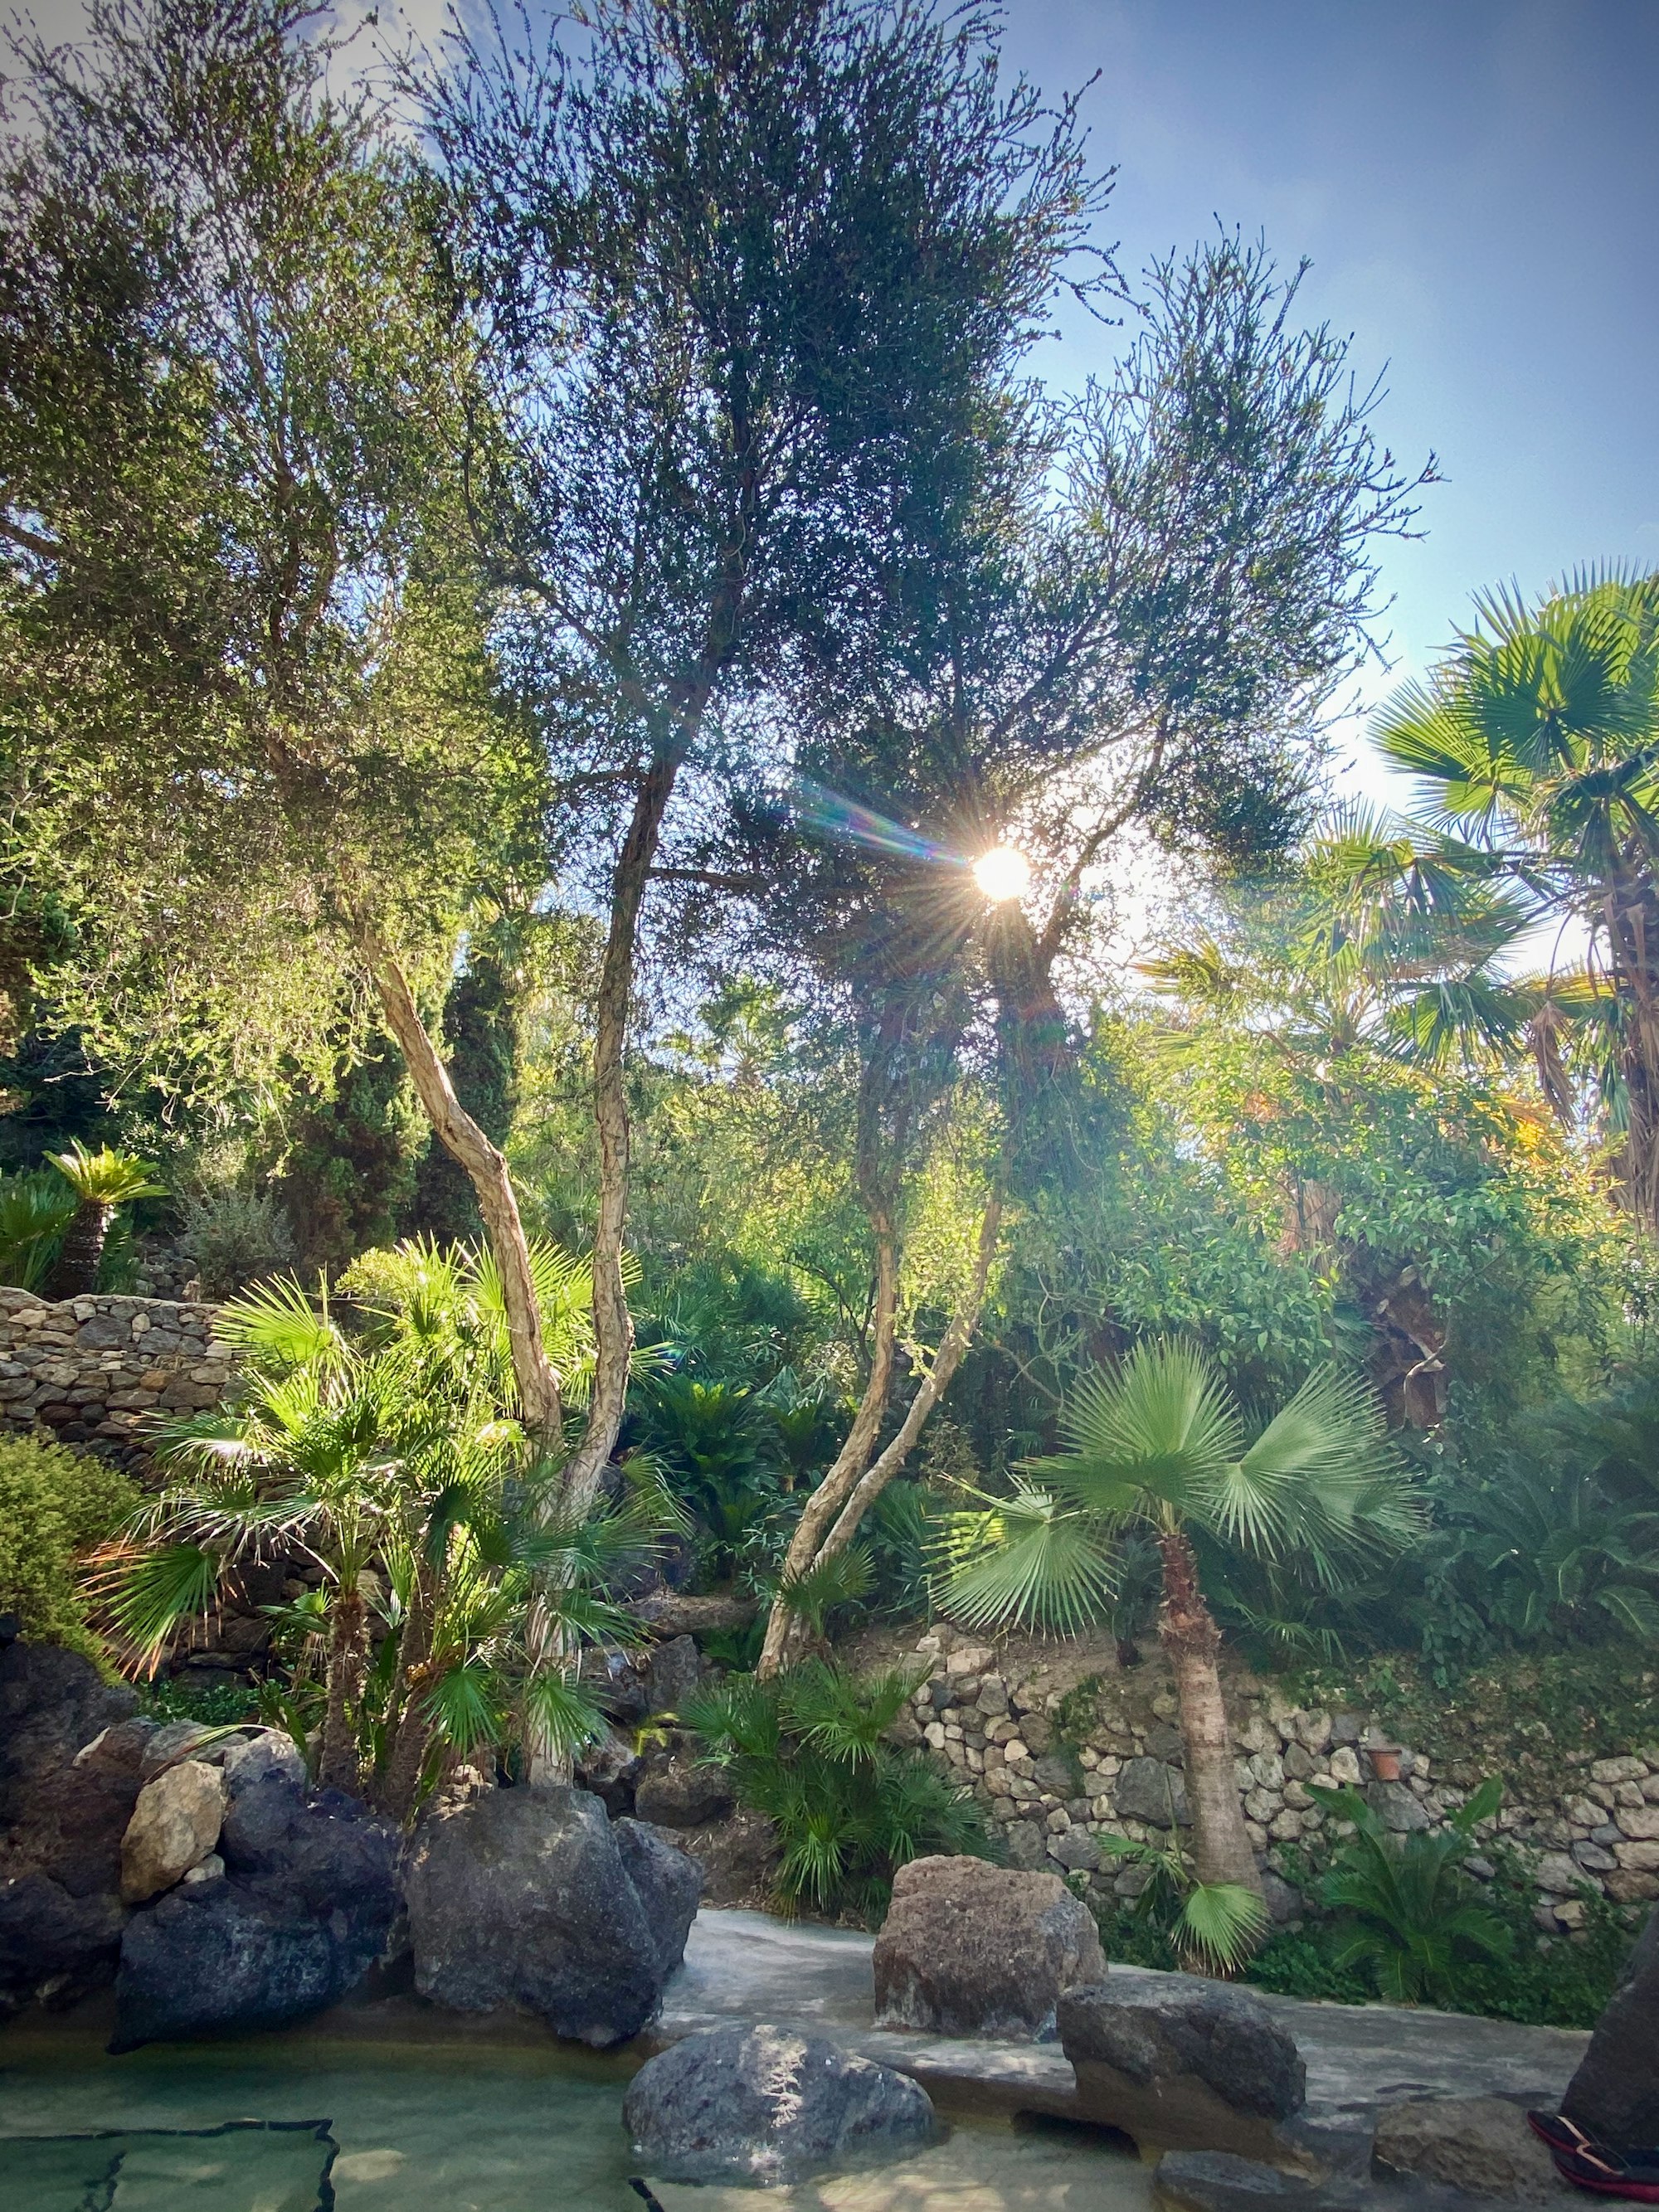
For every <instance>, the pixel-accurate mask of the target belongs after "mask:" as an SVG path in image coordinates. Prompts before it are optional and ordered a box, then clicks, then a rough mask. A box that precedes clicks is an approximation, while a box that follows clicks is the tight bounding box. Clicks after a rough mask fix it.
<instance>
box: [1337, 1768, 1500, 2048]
mask: <svg viewBox="0 0 1659 2212" xmlns="http://www.w3.org/2000/svg"><path fill="white" fill-rule="evenodd" d="M1313 1795H1314V1796H1315V1797H1316V1798H1317V1799H1318V1801H1319V1802H1320V1803H1321V1804H1322V1806H1323V1807H1324V1808H1325V1810H1326V1811H1327V1812H1328V1813H1329V1814H1331V1815H1332V1816H1333V1817H1334V1819H1336V1820H1346V1821H1347V1822H1348V1823H1349V1824H1350V1826H1352V1830H1353V1833H1352V1835H1351V1836H1350V1837H1348V1838H1346V1841H1344V1842H1342V1843H1340V1844H1339V1845H1338V1846H1337V1849H1336V1850H1335V1852H1334V1855H1333V1857H1332V1859H1331V1864H1330V1870H1329V1872H1328V1874H1327V1875H1326V1876H1325V1879H1324V1881H1323V1882H1322V1885H1321V1896H1322V1900H1323V1902H1324V1903H1325V1904H1327V1905H1331V1906H1333V1907H1334V1908H1335V1909H1336V1910H1337V1911H1340V1913H1342V1914H1343V1915H1344V1917H1345V1921H1346V1927H1345V1929H1344V1932H1343V1934H1342V1936H1341V1940H1340V1943H1339V1945H1338V1948H1337V1951H1336V1954H1335V1960H1336V1964H1337V1965H1338V1966H1364V1968H1365V1970H1366V1971H1367V1972H1370V1974H1371V1975H1372V1976H1373V1977H1374V1978H1375V1981H1376V1990H1377V1994H1378V1995H1379V1996H1383V1997H1386V1998H1387V1999H1389V2001H1390V2002H1392V2003H1395V2004H1421V2003H1425V2002H1427V2003H1430V2004H1441V2005H1448V2004H1455V2003H1456V2002H1458V2000H1459V1998H1460V1997H1461V1996H1462V1994H1463V1990H1464V1985H1465V1983H1466V1979H1467V1977H1468V1972H1469V1970H1470V1968H1471V1967H1472V1966H1476V1965H1479V1964H1482V1963H1486V1964H1490V1963H1492V1961H1495V1960H1504V1958H1506V1957H1507V1955H1508V1954H1509V1952H1510V1948H1511V1939H1510V1931H1509V1929H1507V1928H1506V1927H1505V1926H1504V1923H1503V1922H1502V1921H1501V1920H1500V1919H1499V1918H1498V1916H1497V1914H1496V1913H1495V1912H1493V1911H1492V1908H1491V1906H1490V1905H1487V1904H1486V1901H1485V1899H1483V1898H1482V1897H1481V1896H1480V1892H1479V1890H1478V1889H1477V1887H1476V1886H1475V1884H1474V1881H1473V1880H1472V1879H1471V1877H1470V1876H1469V1875H1468V1873H1467V1872H1466V1871H1465V1870H1464V1867H1463V1861H1464V1860H1465V1859H1466V1858H1467V1857H1468V1855H1469V1852H1470V1850H1472V1849H1473V1848H1474V1831H1475V1829H1476V1828H1477V1827H1478V1826H1480V1824H1481V1822H1482V1821H1485V1820H1492V1818H1493V1817H1494V1816H1495V1814H1497V1811H1498V1806H1499V1805H1500V1803H1501V1802H1503V1796H1504V1792H1503V1788H1502V1785H1501V1784H1499V1783H1498V1782H1496V1781H1490V1782H1486V1783H1483V1784H1481V1786H1480V1789H1479V1790H1476V1791H1475V1793H1474V1796H1472V1797H1470V1798H1469V1799H1468V1801H1467V1802H1466V1803H1465V1804H1463V1805H1462V1807H1461V1808H1459V1810H1458V1811H1457V1812H1455V1813H1454V1814H1450V1815H1449V1818H1448V1820H1447V1823H1446V1826H1444V1827H1443V1828H1437V1829H1431V1830H1425V1831H1423V1832H1419V1833H1418V1834H1416V1835H1410V1836H1396V1835H1391V1834H1390V1833H1389V1831H1388V1830H1387V1829H1386V1828H1385V1827H1384V1826H1383V1823H1382V1820H1380V1819H1379V1818H1378V1816H1377V1814H1376V1812H1375V1810H1374V1809H1373V1808H1372V1807H1371V1806H1370V1805H1369V1804H1367V1802H1365V1800H1364V1798H1363V1797H1362V1796H1360V1794H1359V1792H1358V1790H1322V1789H1319V1788H1317V1787H1316V1788H1315V1789H1314V1791H1313Z"/></svg>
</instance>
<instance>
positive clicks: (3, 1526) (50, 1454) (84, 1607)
mask: <svg viewBox="0 0 1659 2212" xmlns="http://www.w3.org/2000/svg"><path fill="white" fill-rule="evenodd" d="M140 1496H141V1493H140V1492H139V1490H138V1488H137V1485H136V1484H134V1483H132V1482H131V1481H130V1480H128V1479H127V1477H126V1476H125V1475H124V1474H117V1473H116V1471H115V1469H114V1468H112V1467H111V1466H110V1465H109V1464H108V1462H106V1461H104V1460H101V1459H99V1458H97V1457H95V1456H94V1455H93V1454H91V1453H89V1452H76V1451H70V1449H68V1448H67V1446H65V1445H63V1444H49V1443H39V1442H37V1440H36V1439H35V1438H34V1437H0V1613H16V1614H17V1615H18V1616H19V1617H20V1619H21V1621H22V1624H23V1633H24V1635H25V1636H27V1637H28V1638H32V1639H33V1640H34V1641H36V1642H39V1643H43V1644H68V1645H70V1648H71V1649H72V1650H76V1651H84V1652H85V1653H86V1654H87V1655H88V1657H91V1658H95V1659H98V1660H99V1661H100V1662H102V1661H103V1660H104V1658H105V1656H106V1655H105V1653H104V1650H103V1646H102V1645H101V1644H100V1642H99V1641H98V1639H97V1638H95V1637H94V1635H93V1634H92V1632H90V1630H89V1629H88V1626H87V1617H88V1603H89V1600H88V1592H87V1590H86V1589H85V1588H84V1587H83V1584H82V1577H81V1569H82V1565H83V1563H84V1561H85V1559H86V1558H87V1555H88V1553H90V1552H92V1551H94V1549H95V1548H96V1547H98V1546H99V1545H100V1544H103V1543H106V1542H107V1541H108V1540H109V1539H110V1538H112V1536H114V1535H115V1534H116V1533H117V1531H118V1529H119V1528H121V1526H122V1524H123V1523H124V1522H125V1521H126V1520H127V1518H128V1517H129V1516H130V1515H131V1513H132V1512H133V1511H134V1510H135V1509H136V1508H137V1505H138V1504H139V1500H140Z"/></svg>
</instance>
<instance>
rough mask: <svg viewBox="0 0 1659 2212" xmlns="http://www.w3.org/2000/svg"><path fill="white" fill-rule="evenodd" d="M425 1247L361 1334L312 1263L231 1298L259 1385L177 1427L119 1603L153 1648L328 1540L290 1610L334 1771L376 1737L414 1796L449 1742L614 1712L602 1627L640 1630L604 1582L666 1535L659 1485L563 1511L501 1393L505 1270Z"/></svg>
mask: <svg viewBox="0 0 1659 2212" xmlns="http://www.w3.org/2000/svg"><path fill="white" fill-rule="evenodd" d="M393 1256H394V1257H395V1256H396V1255H393ZM404 1261H406V1263H407V1264H406V1265H405V1266H404V1267H403V1270H402V1272H401V1273H399V1272H398V1270H397V1269H388V1270H387V1271H386V1273H387V1275H388V1276H389V1277H391V1278H392V1279H395V1282H396V1285H397V1286H398V1296H397V1297H392V1296H390V1295H388V1297H387V1298H386V1302H385V1303H384V1304H382V1305H381V1307H380V1309H379V1310H378V1315H377V1317H376V1321H375V1325H374V1327H373V1328H371V1329H370V1330H369V1331H368V1332H367V1334H365V1335H364V1336H362V1337H361V1338H359V1339H357V1340H354V1339H353V1338H351V1337H350V1336H349V1335H348V1334H346V1333H345V1332H344V1331H343V1329H342V1328H340V1327H339V1326H338V1324H337V1321H336V1320H335V1318H334V1316H333V1314H332V1313H331V1310H330V1309H329V1306H328V1304H327V1301H326V1299H320V1300H319V1301H318V1302H315V1303H313V1301H312V1300H311V1299H310V1298H309V1297H307V1295H306V1293H305V1292H304V1291H302V1290H301V1288H300V1286H299V1285H297V1284H295V1283H292V1282H288V1283H282V1282H279V1283H276V1284H271V1285H265V1286H264V1287H262V1288H261V1289H259V1290H258V1291H252V1292H250V1293H248V1294H247V1295H246V1297H242V1298H240V1299H238V1300H234V1301H233V1302H231V1304H228V1305H227V1306H226V1307H225V1308H223V1309H222V1311H221V1316H220V1322H219V1326H220V1329H221V1332H222V1334H225V1335H227V1336H228V1337H229V1339H230V1340H232V1341H233V1342H234V1343H235V1344H236V1345H237V1346H238V1347H239V1349H240V1351H241V1352H242V1353H243V1357H244V1363H245V1383H244V1389H243V1394H242V1398H241V1402H240V1403H239V1404H238V1405H236V1406H235V1407H232V1408H230V1409H228V1410H226V1411H221V1412H215V1413H207V1414H201V1415H196V1416H192V1417H191V1418H189V1419H181V1420H178V1421H174V1422H172V1423H169V1424H167V1425H163V1426H162V1427H161V1429H160V1430H159V1431H158V1437H157V1442H158V1453H159V1456H161V1459H162V1461H163V1463H164V1464H166V1465H167V1466H168V1467H169V1468H171V1469H173V1470H174V1471H175V1479H174V1480H173V1481H171V1482H170V1483H169V1484H168V1486H167V1488H166V1489H165V1490H164V1491H163V1492H161V1495H160V1496H159V1497H158V1498H155V1499H154V1500H152V1501H150V1503H149V1504H148V1505H147V1506H146V1508H145V1509H144V1511H143V1514H142V1516H140V1520H139V1522H138V1523H137V1526H136V1527H135V1529H134V1531H133V1536H134V1539H135V1540H136V1542H135V1544H134V1545H133V1546H131V1547H129V1549H128V1552H127V1554H126V1556H125V1558H124V1559H121V1560H120V1561H119V1562H118V1564H117V1566H116V1569H115V1572H114V1577H113V1583H114V1588H113V1597H112V1607H111V1611H112V1617H113V1620H114V1622H115V1625H116V1626H118V1628H119V1629H120V1630H121V1631H122V1632H124V1633H125V1636H126V1637H127V1638H128V1639H129V1642H130V1644H131V1648H132V1650H133V1652H134V1654H135V1656H137V1658H138V1659H139V1660H140V1661H141V1662H142V1661H148V1662H150V1663H151V1664H154V1663H155V1661H156V1659H157V1658H158V1657H159V1656H160V1654H161V1651H162V1650H164V1649H165V1648H166V1647H167V1644H169V1643H170V1641H171V1640H172V1638H173V1637H174V1636H175V1634H176V1633H177V1632H178V1631H179V1629H180V1628H181V1627H182V1626H184V1624H185V1622H187V1621H188V1620H191V1619H192V1618H194V1617H196V1616H198V1615H199V1614H201V1613H204V1611H206V1610H207V1609H209V1608H210V1607H211V1605H212V1604H213V1603H214V1602H215V1601H216V1599H217V1597H218V1595H219V1594H220V1592H221V1591H222V1589H224V1588H225V1587H226V1586H227V1585H228V1583H231V1582H232V1581H234V1578H235V1577H237V1576H238V1575H239V1574H240V1572H241V1571H242V1570H244V1569H245V1568H246V1566H248V1565H251V1564H253V1563H255V1562H258V1561H260V1560H263V1559H272V1558H283V1557H291V1556H292V1555H293V1554H295V1553H306V1554H307V1555H309V1557H310V1558H312V1559H313V1560H315V1561H316V1562H317V1564H318V1565H319V1566H320V1567H321V1568H322V1571H323V1575H324V1583H323V1588H322V1590H321V1592H320V1593H319V1594H318V1595H317V1596H316V1598H315V1600H314V1601H313V1602H312V1603H310V1604H309V1605H308V1606H307V1607H306V1608H305V1609H304V1613H303V1617H301V1613H295V1614H294V1615H293V1616H292V1618H291V1619H289V1621H288V1624H287V1625H288V1626H289V1629H290V1630H292V1631H295V1632H299V1633H300V1634H301V1636H302V1638H303V1637H307V1636H308V1637H309V1638H310V1639H311V1641H312V1642H313V1643H314V1644H317V1645H318V1646H319V1647H320V1649H319V1661H320V1663H319V1673H320V1677H321V1683H322V1689H323V1696H322V1711H321V1717H320V1733H319V1745H318V1771H319V1778H320V1779H321V1780H322V1781H323V1782H324V1783H325V1784H330V1785H332V1786H335V1787H340V1788H345V1789H356V1788H358V1787H360V1786H361V1785H362V1782H363V1780H364V1761H365V1759H367V1760H368V1780H369V1784H370V1786H371V1788H372V1790H373V1791H374V1795H375V1796H376V1797H377V1799H378V1800H379V1801H380V1802H381V1803H382V1804H383V1805H385V1806H386V1808H387V1809H389V1810H392V1811H393V1812H395V1813H396V1814H398V1816H399V1817H407V1816H408V1814H410V1812H411V1811H412V1810H413V1808H414V1806H415V1804H416V1802H417V1801H418V1798H419V1796H420V1795H421V1792H422V1790H423V1789H424V1788H425V1787H426V1786H428V1784H429V1783H430V1782H431V1780H432V1779H433V1778H434V1777H435V1771H436V1768H435V1761H436V1762H437V1763H438V1764H441V1759H442V1756H443V1755H444V1754H445V1753H447V1750H449V1749H466V1748H472V1747H477V1745H479V1744H481V1743H483V1742H486V1741H488V1742H491V1743H499V1742H501V1741H503V1739H505V1738H506V1737H507V1736H508V1735H512V1734H513V1733H514V1732H516V1733H518V1734H519V1735H520V1736H521V1737H523V1738H524V1739H525V1740H526V1741H534V1742H536V1743H538V1744H541V1745H549V1744H550V1745H551V1746H553V1747H554V1748H555V1750H556V1752H558V1753H561V1754H563V1755H568V1753H570V1752H571V1751H572V1750H574V1747H576V1746H577V1745H578V1744H580V1742H581V1741H584V1740H585V1739H586V1737H587V1736H589V1735H592V1733H594V1732H595V1730H596V1729H597V1728H598V1726H599V1720H600V1715H599V1710H598V1707H597V1705H596V1703H595V1701H594V1699H592V1697H591V1695H590V1694H589V1693H588V1692H586V1690H585V1689H584V1688H583V1687H582V1685H581V1683H580V1652H581V1649H582V1646H583V1644H584V1643H586V1642H587V1641H592V1640H603V1641H626V1640H628V1638H629V1637H630V1636H632V1635H634V1634H636V1633H637V1631H636V1629H635V1626H634V1625H633V1624H632V1623H631V1622H630V1621H629V1619H628V1617H627V1616H626V1615H624V1614H623V1613H621V1612H620V1611H619V1609H618V1608H617V1607H614V1606H611V1605H609V1604H607V1603H606V1602H605V1599H604V1598H603V1596H602V1595H601V1594H600V1591H599V1582H600V1580H601V1578H602V1576H603V1573H604V1571H605V1567H606V1565H608V1564H609V1563H610V1562H611V1561H613V1560H614V1559H615V1557H616V1555H617V1553H618V1552H619V1551H620V1550H623V1549H625V1548H635V1549H637V1548H638V1547H640V1546H641V1544H644V1543H647V1542H648V1541H649V1538H650V1529H651V1526H652V1521H653V1514H654V1512H655V1510H656V1505H657V1500H656V1498H655V1496H654V1493H648V1492H641V1493H640V1494H639V1495H638V1496H636V1497H635V1498H634V1499H632V1500H630V1501H629V1504H627V1505H626V1506H625V1507H624V1509H623V1510H622V1511H621V1512H619V1513H615V1514H610V1515H607V1516H600V1517H599V1518H597V1519H592V1518H590V1519H587V1520H585V1521H584V1522H581V1523H580V1524H571V1523H568V1522H567V1520H566V1519H564V1518H562V1517H561V1516H560V1515H559V1513H558V1511H557V1510H556V1507H555V1506H553V1505H552V1504H551V1503H550V1493H551V1492H555V1491H556V1480H557V1477H556V1470H555V1469H552V1468H545V1467H544V1466H542V1465H541V1464H539V1463H538V1462H537V1461H536V1460H535V1459H534V1457H533V1455H532V1453H531V1450H530V1448H529V1445H528V1443H527V1442H526V1437H525V1434H524V1431H523V1430H522V1428H521V1427H520V1424H519V1422H518V1421H517V1419H515V1418H513V1413H514V1411H515V1405H514V1404H513V1403H511V1402H509V1403H508V1404H507V1405H504V1404H503V1399H504V1397H507V1396H508V1395H509V1394H510V1392H511V1390H512V1387H513V1386H512V1376H513V1367H512V1362H511V1359H510V1357H508V1356H507V1351H506V1349H505V1346H504V1343H503V1341H502V1340H503V1339H504V1336H505V1327H504V1323H503V1322H501V1316H500V1312H499V1302H498V1301H495V1302H492V1301H491V1299H490V1298H489V1295H488V1284H487V1281H485V1280H484V1279H483V1278H484V1275H485V1271H484V1270H483V1269H482V1268H480V1267H478V1265H477V1262H476V1261H473V1260H472V1259H471V1256H470V1255H459V1256H454V1255H439V1254H435V1253H433V1252H431V1251H429V1250H427V1251H423V1252H422V1253H420V1254H406V1255H404ZM377 1639H378V1644H379V1650H378V1654H377V1653H376V1650H375V1645H376V1642H377ZM304 1671H305V1670H304V1667H303V1664H302V1666H301V1670H300V1672H301V1675H303V1673H304ZM295 1711H297V1712H300V1713H301V1714H303V1711H304V1705H303V1700H302V1699H301V1700H300V1701H298V1702H297V1703H296V1705H295Z"/></svg>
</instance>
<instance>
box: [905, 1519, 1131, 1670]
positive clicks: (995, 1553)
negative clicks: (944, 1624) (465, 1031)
mask: <svg viewBox="0 0 1659 2212" xmlns="http://www.w3.org/2000/svg"><path fill="white" fill-rule="evenodd" d="M970 1494H978V1493H970ZM938 1558H939V1563H940V1568H941V1571H940V1572H939V1574H938V1575H937V1576H936V1577H935V1582H934V1587H935V1594H936V1597H937V1601H938V1602H939V1605H940V1607H941V1608H942V1609H943V1610H944V1611H945V1612H946V1613H949V1614H950V1615H951V1618H952V1619H953V1620H959V1621H961V1622H962V1623H963V1625H964V1626H967V1627H969V1628H988V1627H992V1626H996V1625H998V1624H999V1623H1002V1622H1010V1623H1018V1625H1020V1626H1026V1627H1033V1628H1042V1629H1048V1630H1052V1631H1053V1632H1055V1633H1057V1634H1060V1635H1074V1634H1076V1633H1077V1632H1078V1631H1079V1630H1080V1629H1082V1628H1085V1627H1086V1626H1088V1625H1089V1624H1090V1623H1091V1621H1094V1620H1098V1619H1099V1618H1100V1617H1101V1615H1102V1614H1103V1613H1104V1612H1106V1611H1107V1610H1108V1609H1109V1607H1110V1605H1111V1602H1112V1599H1113V1596H1114V1595H1115V1590H1116V1586H1117V1572H1116V1569H1117V1556H1116V1547H1115V1542H1114V1538H1113V1531H1112V1529H1111V1527H1110V1525H1109V1523H1107V1522H1104V1521H1103V1520H1102V1519H1101V1518H1100V1516H1097V1515H1093V1514H1090V1513H1087V1512H1085V1511H1082V1510H1079V1509H1078V1508H1076V1507H1073V1506H1066V1505H1063V1504H1060V1502H1059V1501H1058V1500H1057V1499H1056V1498H1054V1494H1053V1492H1050V1491H1047V1490H1039V1489H1037V1488H1036V1487H1034V1486H1027V1485H1025V1484H1024V1483H1023V1482H1022V1483H1020V1484H1018V1486H1017V1487H1016V1488H1015V1490H1014V1492H1013V1495H1012V1497H1010V1498H986V1499H985V1500H984V1510H981V1511H979V1512H963V1513H952V1514H950V1515H948V1516H945V1519H944V1521H943V1522H942V1523H941V1524H940V1529H939V1549H938Z"/></svg>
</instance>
